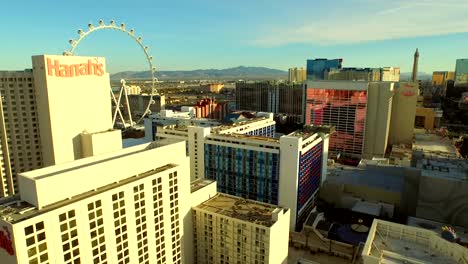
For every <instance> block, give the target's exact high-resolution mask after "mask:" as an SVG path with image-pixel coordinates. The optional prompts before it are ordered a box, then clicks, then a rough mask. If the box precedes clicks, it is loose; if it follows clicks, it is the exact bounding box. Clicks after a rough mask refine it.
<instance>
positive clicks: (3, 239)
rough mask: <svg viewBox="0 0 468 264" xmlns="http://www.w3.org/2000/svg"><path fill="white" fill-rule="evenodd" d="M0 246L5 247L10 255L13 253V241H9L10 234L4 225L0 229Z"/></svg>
mask: <svg viewBox="0 0 468 264" xmlns="http://www.w3.org/2000/svg"><path fill="white" fill-rule="evenodd" d="M4 231H5V232H4ZM0 248H3V249H5V250H6V252H8V254H10V255H11V256H13V255H14V254H15V251H14V250H13V242H12V241H11V234H10V231H8V229H7V228H6V227H3V230H0Z"/></svg>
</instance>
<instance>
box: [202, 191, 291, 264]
mask: <svg viewBox="0 0 468 264" xmlns="http://www.w3.org/2000/svg"><path fill="white" fill-rule="evenodd" d="M289 213H290V212H289V210H288V209H285V208H281V207H278V206H273V205H269V204H265V203H259V202H256V201H252V200H246V199H242V198H239V197H236V196H231V195H226V194H221V193H220V194H217V195H216V196H214V197H212V198H211V199H209V200H207V201H205V202H203V203H201V204H200V205H198V206H195V207H193V223H194V228H193V232H194V240H193V241H194V243H195V256H194V260H195V263H203V264H209V263H213V264H215V263H216V264H218V263H258V264H266V263H270V264H276V263H278V264H279V263H287V257H288V239H289Z"/></svg>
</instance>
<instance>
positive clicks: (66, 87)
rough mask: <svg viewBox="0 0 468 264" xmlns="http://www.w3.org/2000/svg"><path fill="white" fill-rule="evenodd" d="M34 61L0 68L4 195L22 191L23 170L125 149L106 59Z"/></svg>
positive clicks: (49, 58)
mask: <svg viewBox="0 0 468 264" xmlns="http://www.w3.org/2000/svg"><path fill="white" fill-rule="evenodd" d="M32 63H33V69H32V70H25V71H0V95H1V98H2V100H1V102H0V106H1V107H0V165H1V169H0V197H5V196H9V195H13V194H15V193H17V192H18V184H17V180H16V178H17V174H18V173H21V172H25V171H30V170H34V169H38V168H41V167H43V166H50V165H54V164H60V163H64V162H69V161H73V160H76V159H81V158H84V157H89V156H93V155H98V154H103V153H107V152H110V151H115V150H118V149H121V148H122V139H121V132H120V131H119V130H113V129H112V114H111V105H110V100H109V91H110V81H109V73H107V72H106V68H105V59H104V58H99V57H78V56H57V55H39V56H33V57H32ZM91 117H92V118H91Z"/></svg>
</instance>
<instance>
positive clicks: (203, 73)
mask: <svg viewBox="0 0 468 264" xmlns="http://www.w3.org/2000/svg"><path fill="white" fill-rule="evenodd" d="M149 76H150V72H149V71H124V72H118V73H115V74H112V75H111V79H114V80H116V79H131V80H138V79H139V80H142V79H150V77H149ZM156 77H157V78H158V79H160V80H210V79H211V80H213V79H214V80H239V79H249V80H252V79H257V80H259V79H262V80H265V79H267V80H278V79H283V80H285V79H287V78H288V72H287V71H282V70H276V69H269V68H265V67H246V66H239V67H235V68H228V69H222V70H218V69H207V70H193V71H158V72H156Z"/></svg>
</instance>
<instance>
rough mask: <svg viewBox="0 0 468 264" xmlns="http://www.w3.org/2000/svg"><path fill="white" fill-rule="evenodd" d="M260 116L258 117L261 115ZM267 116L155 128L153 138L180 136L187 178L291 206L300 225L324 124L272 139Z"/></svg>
mask: <svg viewBox="0 0 468 264" xmlns="http://www.w3.org/2000/svg"><path fill="white" fill-rule="evenodd" d="M262 115H264V116H262ZM274 128H275V121H273V115H272V114H271V113H270V114H268V115H267V114H265V113H257V117H256V118H252V119H250V120H247V121H241V122H237V123H234V124H232V125H222V126H218V127H213V128H209V127H187V128H181V127H174V126H167V127H160V128H158V129H157V134H156V137H157V138H158V139H159V140H161V139H178V140H186V141H187V148H188V153H189V156H190V166H191V178H192V180H197V179H211V180H215V181H216V182H217V190H218V192H223V193H226V194H230V195H235V196H239V197H243V198H247V199H251V200H256V201H259V202H265V203H269V204H274V205H279V206H282V207H287V208H290V210H291V214H290V216H291V221H290V228H291V229H301V228H302V223H303V222H304V221H305V218H306V217H307V215H308V213H309V212H310V210H311V209H312V205H313V201H314V199H315V197H316V195H317V193H318V189H319V187H320V185H321V183H322V182H323V181H324V180H325V177H326V168H327V166H326V161H327V156H328V140H329V136H330V133H333V131H332V130H331V128H330V127H305V128H304V129H302V130H298V131H296V132H293V133H291V134H288V135H284V136H281V137H275V136H276V135H275V129H274Z"/></svg>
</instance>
